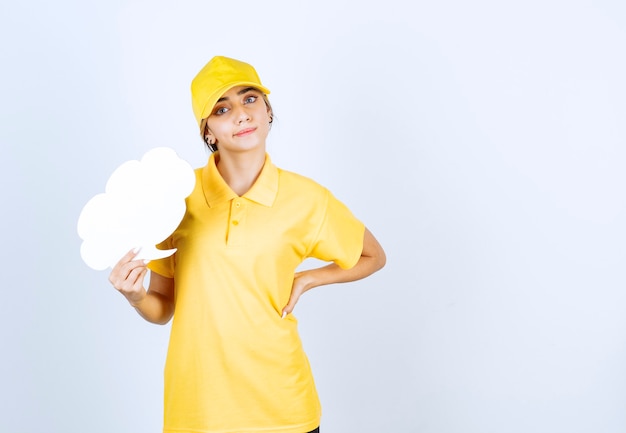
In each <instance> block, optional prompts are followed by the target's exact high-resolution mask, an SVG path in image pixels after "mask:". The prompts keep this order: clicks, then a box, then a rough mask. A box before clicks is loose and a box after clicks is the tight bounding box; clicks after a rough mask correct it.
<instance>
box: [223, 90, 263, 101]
mask: <svg viewBox="0 0 626 433" xmlns="http://www.w3.org/2000/svg"><path fill="white" fill-rule="evenodd" d="M250 90H254V91H256V92H259V91H260V90H259V89H257V88H256V87H246V88H244V89H241V90H240V91H238V92H237V95H243V94H244V93H248V92H249V91H250ZM222 101H228V98H227V97H225V96H222V97H221V98H220V99H218V100H217V101H216V102H215V103H216V104H217V103H220V102H222Z"/></svg>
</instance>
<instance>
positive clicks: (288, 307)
mask: <svg viewBox="0 0 626 433" xmlns="http://www.w3.org/2000/svg"><path fill="white" fill-rule="evenodd" d="M299 298H300V294H299V293H293V292H292V293H291V297H290V298H289V302H288V303H287V305H285V307H284V308H283V312H282V318H283V319H284V318H285V317H286V316H287V314H291V313H292V311H293V309H294V308H295V307H296V304H297V303H298V299H299Z"/></svg>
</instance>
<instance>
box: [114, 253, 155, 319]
mask: <svg viewBox="0 0 626 433" xmlns="http://www.w3.org/2000/svg"><path fill="white" fill-rule="evenodd" d="M138 253H139V251H136V250H130V251H129V252H128V253H126V255H125V256H124V257H122V258H121V259H120V261H119V262H117V264H116V265H115V266H114V267H113V270H112V271H111V274H110V275H109V282H110V283H111V284H113V287H115V289H116V290H117V291H118V292H120V293H121V294H122V295H124V297H125V298H126V299H127V300H128V302H130V304H131V305H132V306H133V307H137V306H138V305H139V304H140V303H141V301H143V299H144V298H145V297H146V293H147V292H146V289H145V288H144V287H143V280H144V277H145V276H146V274H147V273H148V268H147V267H146V265H147V264H148V261H147V260H133V258H135V257H136V256H137V254H138Z"/></svg>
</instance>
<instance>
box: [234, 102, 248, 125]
mask: <svg viewBox="0 0 626 433" xmlns="http://www.w3.org/2000/svg"><path fill="white" fill-rule="evenodd" d="M235 114H236V116H235V121H236V122H237V123H238V124H241V123H243V122H247V121H248V120H250V113H248V110H246V107H245V106H243V105H241V106H239V107H238V108H237V112H236V113H235Z"/></svg>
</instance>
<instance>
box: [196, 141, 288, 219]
mask: <svg viewBox="0 0 626 433" xmlns="http://www.w3.org/2000/svg"><path fill="white" fill-rule="evenodd" d="M202 190H203V192H204V197H205V199H206V202H207V204H208V205H209V207H215V206H218V205H219V204H221V203H224V202H227V201H230V200H232V199H234V198H237V197H238V196H237V194H236V193H235V192H234V191H233V190H232V189H230V187H229V186H228V184H227V183H226V181H224V179H223V178H222V175H221V174H220V172H219V171H218V170H217V165H216V164H215V153H212V154H211V156H210V157H209V162H208V164H207V165H205V166H204V168H202ZM277 193H278V168H277V167H276V166H275V165H274V164H273V163H272V161H271V159H270V156H269V155H268V154H267V153H266V154H265V163H264V164H263V168H262V169H261V173H260V174H259V177H258V178H257V180H256V181H255V182H254V185H252V188H250V190H249V191H248V192H246V193H245V194H244V195H243V197H244V198H247V199H248V200H252V201H254V202H256V203H259V204H262V205H264V206H268V207H269V206H271V205H272V204H273V203H274V200H275V199H276V194H277Z"/></svg>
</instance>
